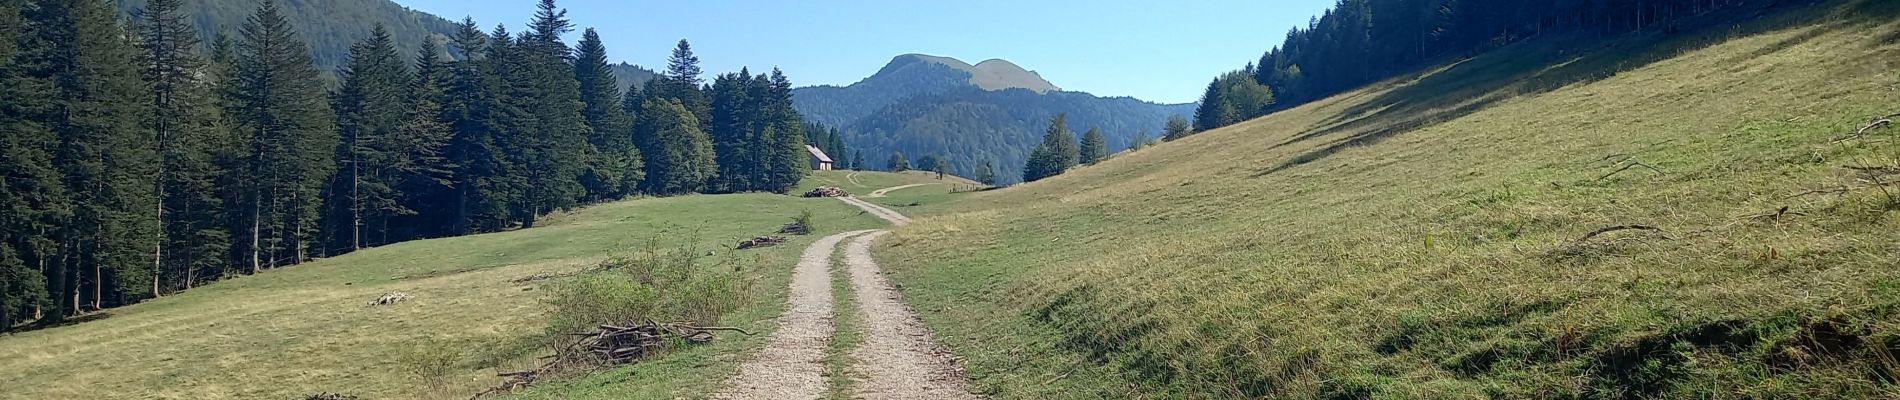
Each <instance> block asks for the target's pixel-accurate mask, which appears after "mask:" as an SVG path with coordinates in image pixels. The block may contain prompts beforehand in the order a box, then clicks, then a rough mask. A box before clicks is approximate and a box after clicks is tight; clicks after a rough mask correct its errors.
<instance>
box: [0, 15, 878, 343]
mask: <svg viewBox="0 0 1900 400" xmlns="http://www.w3.org/2000/svg"><path fill="white" fill-rule="evenodd" d="M183 6H184V1H183V0H151V1H149V2H148V3H147V4H146V6H145V7H144V8H143V9H141V10H139V11H138V12H137V13H135V18H134V19H132V20H130V21H128V22H126V23H124V24H122V23H121V21H120V20H119V19H118V15H117V14H116V10H115V9H114V7H113V4H112V2H111V1H110V0H76V1H75V0H0V87H5V88H7V91H8V92H7V93H8V94H7V95H5V96H0V174H4V176H0V178H4V181H3V182H0V210H4V212H3V213H0V330H6V329H10V328H12V327H15V326H17V325H18V324H19V323H22V322H25V321H33V320H38V321H40V322H58V321H60V320H62V319H64V318H66V317H69V316H73V315H77V314H80V313H84V312H88V311H92V310H98V309H103V308H108V307H113V306H118V305H124V304H130V303H133V302H137V301H140V300H142V299H146V298H150V297H155V296H159V295H163V294H169V293H173V292H177V291H181V290H185V289H190V288H192V287H194V286H197V285H201V284H204V283H206V282H210V281H214V280H218V279H222V278H226V277H231V276H235V275H241V274H254V273H257V272H259V271H262V270H268V269H272V268H278V267H283V266H288V265H294V264H298V263H302V262H306V261H308V260H310V259H312V258H316V257H327V256H335V255H339V254H343V253H347V252H350V251H354V250H358V249H362V248H365V247H372V246H378V245H383V244H389V243H395V242H400V241H405V240H411V239H418V238H429V237H444V236H453V235H462V234H469V233H477V232H492V231H499V230H505V229H515V228H529V227H533V226H534V225H535V223H536V220H537V219H538V218H539V217H541V216H543V215H546V214H548V213H550V212H554V211H558V210H564V209H570V208H573V207H576V206H580V205H585V204H590V203H597V202H604V201H612V200H616V199H622V198H626V197H628V196H634V195H675V194H684V193H691V192H708V193H725V192H749V191H766V192H784V191H787V190H790V189H791V188H793V187H794V186H795V185H797V183H798V181H799V180H800V179H801V178H802V177H803V174H804V173H805V172H804V171H805V170H806V169H807V167H806V162H807V157H808V155H807V154H806V152H805V149H804V145H805V144H806V143H807V141H808V140H809V139H813V138H811V137H808V136H807V133H806V130H807V128H806V126H805V123H804V120H803V118H802V117H800V116H799V114H798V113H797V112H796V111H794V110H793V108H792V99H791V89H792V86H791V82H790V80H789V79H788V78H787V77H786V76H785V75H784V74H783V73H782V72H780V71H778V70H776V69H775V70H773V71H772V72H771V73H769V74H757V75H754V74H751V73H750V72H749V71H746V70H741V71H739V72H734V73H728V74H722V75H718V76H717V78H716V79H714V80H713V82H711V83H710V84H707V83H706V82H704V81H703V80H702V79H701V72H702V71H701V70H700V68H699V66H698V58H697V57H696V56H694V55H693V52H692V48H691V46H690V44H688V43H687V42H686V41H685V40H681V41H680V42H679V44H678V46H677V47H675V48H674V49H673V53H672V57H671V58H670V60H669V65H668V68H667V70H666V72H665V73H664V74H663V75H662V76H660V77H659V78H657V79H654V80H651V81H648V82H646V83H645V85H643V86H642V87H640V88H637V89H630V90H626V91H625V93H622V90H621V89H620V88H621V86H620V84H619V83H618V80H617V78H616V77H615V76H614V74H613V69H614V67H613V66H612V65H611V64H609V63H608V62H607V50H606V47H605V46H604V45H603V44H602V43H601V41H600V37H599V35H597V34H596V33H595V32H594V31H593V30H591V29H588V30H586V31H585V32H584V33H583V34H582V37H581V40H580V41H579V42H578V43H577V45H576V46H574V47H570V46H569V45H568V44H566V43H565V42H563V41H562V35H564V34H567V33H569V32H571V31H572V30H573V29H574V26H573V25H572V24H571V23H570V22H569V21H568V20H567V18H566V10H563V9H561V8H559V7H557V6H556V5H555V2H554V0H540V3H539V7H538V10H537V12H536V14H535V16H534V17H533V20H532V22H531V23H530V24H529V25H528V29H527V30H526V31H524V32H521V33H518V34H517V33H511V32H509V31H508V29H507V28H506V27H505V26H496V27H495V28H494V29H493V30H491V31H488V32H484V31H483V30H482V29H481V28H480V27H479V26H478V25H477V24H476V23H475V22H474V21H473V20H472V19H466V20H464V21H462V23H461V24H460V25H459V26H458V27H457V29H456V30H457V32H456V34H455V35H453V36H452V37H451V38H449V40H448V41H447V42H448V43H446V46H444V45H443V44H441V43H438V41H437V40H434V39H433V38H424V39H425V40H424V43H426V44H425V45H424V46H422V48H421V49H420V50H419V51H418V52H417V53H416V54H414V55H404V54H401V52H399V51H398V50H397V48H398V47H397V45H396V41H395V39H394V38H392V37H391V35H390V34H389V32H388V31H387V30H385V29H383V28H382V27H380V26H377V27H375V28H373V29H372V32H371V33H370V35H369V37H368V38H367V39H364V40H362V41H361V42H359V43H356V44H355V45H354V46H352V47H351V49H350V52H349V57H348V58H349V59H348V61H347V62H346V65H345V66H344V67H343V68H341V69H340V70H339V71H338V72H337V74H336V76H337V81H336V82H330V81H326V80H324V79H323V78H322V77H321V76H322V74H321V73H320V71H318V69H317V68H316V67H315V65H314V64H313V62H312V59H311V52H310V50H309V48H308V47H307V46H306V45H305V44H304V43H303V42H301V41H300V40H299V36H298V35H297V32H296V28H295V27H293V26H292V25H291V23H290V22H289V20H288V19H287V18H286V17H285V15H284V12H283V10H282V9H281V8H280V7H279V6H278V5H277V4H276V3H275V2H274V1H266V2H265V3H264V4H263V5H262V6H261V7H259V8H258V9H257V10H256V12H255V13H254V14H253V15H252V16H251V17H250V18H249V19H248V20H247V21H246V22H245V23H244V24H243V25H242V27H240V28H239V29H238V30H237V31H236V34H235V35H228V34H226V33H224V32H219V33H217V34H216V35H211V36H209V37H212V38H213V40H211V41H210V42H209V43H201V40H200V39H199V38H200V37H202V36H200V35H199V34H198V32H197V31H196V28H194V27H193V25H192V24H191V22H190V21H191V17H190V16H188V15H185V13H183V12H181V9H182V8H183ZM829 134H830V135H833V136H835V132H832V133H829ZM817 143H823V142H817ZM832 144H835V143H832ZM828 145H830V144H828ZM841 151H842V150H841Z"/></svg>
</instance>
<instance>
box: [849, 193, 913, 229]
mask: <svg viewBox="0 0 1900 400" xmlns="http://www.w3.org/2000/svg"><path fill="white" fill-rule="evenodd" d="M837 199H838V201H843V202H845V204H850V205H854V206H858V208H862V209H864V212H868V213H871V215H875V216H877V217H878V218H883V219H884V220H885V221H888V222H890V223H891V225H898V226H902V225H904V224H908V223H910V217H906V216H904V214H898V213H897V212H896V211H891V209H889V208H884V206H880V205H876V204H871V202H868V201H864V200H859V199H858V198H856V197H838V198H837Z"/></svg>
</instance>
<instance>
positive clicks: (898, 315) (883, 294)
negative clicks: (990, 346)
mask: <svg viewBox="0 0 1900 400" xmlns="http://www.w3.org/2000/svg"><path fill="white" fill-rule="evenodd" d="M887 233H890V231H877V232H872V233H871V234H868V235H863V236H858V237H857V238H856V239H853V240H852V241H851V243H850V244H848V245H846V246H845V263H846V264H847V265H848V266H849V268H850V270H851V287H852V289H853V290H855V291H857V299H858V312H859V313H860V314H861V315H862V316H863V318H864V323H863V325H864V341H863V342H862V343H859V344H858V348H857V349H855V350H852V352H851V358H852V359H854V360H855V361H856V365H854V366H853V367H852V371H853V372H854V374H855V375H857V376H859V377H860V378H859V383H858V387H857V393H856V394H855V396H854V397H855V398H858V399H871V400H886V399H890V400H896V399H906V400H908V399H978V398H981V396H977V395H975V394H972V393H971V392H970V382H969V377H968V376H966V375H965V374H964V371H963V369H962V368H961V367H959V366H957V362H956V358H955V357H954V356H952V355H951V353H950V350H949V349H947V348H944V347H943V345H942V344H939V343H937V340H936V339H934V338H932V337H931V336H930V330H929V329H928V328H925V327H924V323H923V320H921V319H918V318H917V313H916V312H915V311H913V310H911V308H910V306H908V305H905V304H904V299H903V296H902V295H900V294H898V293H897V290H896V289H895V288H892V287H891V283H890V281H888V280H886V279H885V278H884V274H883V273H882V272H880V271H879V270H878V267H877V262H876V261H875V260H872V259H871V242H873V241H875V240H877V238H878V237H881V236H884V235H885V234H887Z"/></svg>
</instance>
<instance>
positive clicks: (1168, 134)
mask: <svg viewBox="0 0 1900 400" xmlns="http://www.w3.org/2000/svg"><path fill="white" fill-rule="evenodd" d="M1192 134H1194V126H1193V125H1190V124H1188V121H1187V118H1182V117H1181V114H1174V115H1169V116H1168V124H1167V125H1165V126H1163V127H1161V140H1166V141H1174V140H1177V139H1180V138H1184V137H1187V136H1188V135H1192Z"/></svg>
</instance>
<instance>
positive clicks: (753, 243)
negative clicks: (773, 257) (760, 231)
mask: <svg viewBox="0 0 1900 400" xmlns="http://www.w3.org/2000/svg"><path fill="white" fill-rule="evenodd" d="M783 243H785V237H784V236H760V237H755V238H751V239H746V240H745V241H743V242H739V250H745V249H753V248H759V247H772V246H777V245H779V244H783Z"/></svg>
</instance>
